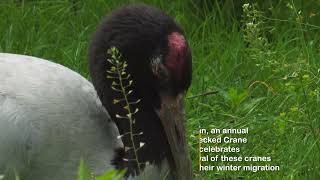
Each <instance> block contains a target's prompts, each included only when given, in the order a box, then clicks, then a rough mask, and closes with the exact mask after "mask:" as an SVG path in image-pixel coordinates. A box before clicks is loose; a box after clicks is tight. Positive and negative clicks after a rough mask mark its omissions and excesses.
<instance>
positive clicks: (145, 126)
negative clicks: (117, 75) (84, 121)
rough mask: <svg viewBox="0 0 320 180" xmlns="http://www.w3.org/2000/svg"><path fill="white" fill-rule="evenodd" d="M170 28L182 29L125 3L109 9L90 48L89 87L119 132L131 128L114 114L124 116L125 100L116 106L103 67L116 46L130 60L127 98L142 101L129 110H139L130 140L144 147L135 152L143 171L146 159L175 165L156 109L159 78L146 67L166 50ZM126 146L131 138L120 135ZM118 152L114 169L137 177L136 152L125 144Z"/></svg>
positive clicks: (151, 10)
mask: <svg viewBox="0 0 320 180" xmlns="http://www.w3.org/2000/svg"><path fill="white" fill-rule="evenodd" d="M172 32H177V33H180V34H183V32H182V30H181V29H180V28H179V27H178V25H177V24H176V23H175V22H174V20H173V19H172V18H170V17H169V16H167V15H165V14H164V13H162V12H161V11H160V10H158V9H155V8H152V7H148V6H144V5H133V6H127V7H123V8H121V9H120V10H117V11H115V12H113V13H112V14H111V15H110V16H109V17H107V18H106V19H105V20H104V21H103V22H102V24H101V25H100V26H99V27H98V29H97V31H96V33H95V34H94V36H93V39H92V42H91V45H90V49H89V70H90V74H91V78H92V82H93V85H94V87H95V89H96V91H97V93H98V96H99V98H100V100H101V102H102V104H103V106H104V107H105V108H106V109H107V111H108V112H109V114H110V116H111V118H112V120H113V121H114V122H115V123H116V125H117V127H118V130H119V132H120V134H121V135H124V134H126V133H127V132H128V131H129V126H130V125H129V123H128V122H127V121H124V120H119V119H117V117H116V115H117V114H118V115H124V116H125V115H126V112H125V111H124V109H123V105H124V104H121V103H120V104H114V103H113V100H114V99H115V98H119V93H118V92H115V91H114V90H113V89H112V88H111V84H112V80H110V79H107V78H106V77H107V70H109V69H110V68H111V65H110V64H109V63H108V61H107V58H110V57H109V56H108V54H107V50H108V49H110V48H111V47H116V48H118V49H119V51H120V52H121V54H122V55H123V59H124V60H126V61H127V62H128V73H129V74H131V75H132V80H133V85H132V87H131V88H132V91H133V93H132V94H131V95H130V96H129V102H134V101H137V100H138V99H140V100H141V101H140V103H138V104H135V105H132V107H131V108H132V109H133V110H134V109H135V108H138V109H139V111H138V112H137V113H136V114H135V115H134V117H133V118H134V119H135V124H134V126H133V132H132V133H135V134H138V133H141V132H142V133H143V134H141V135H139V136H135V138H134V146H135V147H139V145H140V143H145V145H144V146H143V147H142V148H140V149H139V150H138V151H137V156H138V161H139V163H141V166H139V167H140V168H141V169H142V170H143V168H144V166H145V164H146V163H150V164H155V165H160V164H161V162H162V161H163V160H164V159H167V160H168V162H169V165H170V166H171V164H173V160H172V154H171V151H170V146H169V143H168V140H167V137H166V134H165V131H164V129H163V126H162V124H161V121H160V119H159V117H158V115H157V113H156V109H159V108H160V104H161V98H160V96H159V94H158V90H157V89H156V88H157V87H159V85H158V83H159V82H158V79H157V78H156V77H155V76H154V74H153V73H152V70H151V68H150V59H151V58H152V57H153V56H155V55H160V56H161V55H162V56H163V57H164V56H166V54H168V35H169V34H171V33H172ZM122 141H123V143H124V146H125V147H132V141H131V139H130V137H129V136H127V135H124V136H122ZM115 151H116V156H115V157H114V159H113V161H112V163H113V164H114V166H115V167H116V168H118V169H127V175H133V176H134V175H135V174H136V173H137V172H138V169H139V168H138V165H137V163H136V162H135V161H130V160H131V159H134V158H136V157H135V153H134V152H133V151H132V149H131V150H127V149H125V148H120V149H116V150H115Z"/></svg>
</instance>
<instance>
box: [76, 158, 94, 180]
mask: <svg viewBox="0 0 320 180" xmlns="http://www.w3.org/2000/svg"><path fill="white" fill-rule="evenodd" d="M90 176H91V174H90V171H89V168H88V167H87V166H86V165H85V163H84V161H83V159H81V160H80V166H79V169H78V178H77V180H90Z"/></svg>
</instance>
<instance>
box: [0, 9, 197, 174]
mask: <svg viewBox="0 0 320 180" xmlns="http://www.w3.org/2000/svg"><path fill="white" fill-rule="evenodd" d="M113 47H115V48H116V49H117V50H118V51H119V52H120V53H121V59H122V60H123V61H125V63H123V64H126V65H127V72H123V73H124V74H126V73H127V74H128V75H129V76H128V79H127V80H129V79H130V81H131V82H126V83H130V87H129V89H130V93H128V95H127V96H126V98H127V103H129V104H130V106H129V109H132V110H134V109H135V110H137V111H135V112H134V113H131V115H132V117H131V118H132V119H133V120H134V122H133V123H131V124H130V123H128V122H129V121H126V120H125V118H124V120H121V117H127V116H128V114H127V112H126V111H125V108H124V107H123V106H124V105H126V104H123V103H125V102H121V93H120V92H118V91H116V90H115V89H114V88H113V85H114V84H113V83H115V80H114V79H112V76H110V75H108V73H109V72H110V69H111V70H112V68H114V65H113V64H112V63H110V62H109V61H108V59H110V58H112V55H111V54H110V53H109V52H108V50H109V49H112V48H113ZM120 63H121V62H120ZM191 69H192V66H191V52H190V48H189V46H188V43H187V41H186V38H185V35H184V33H183V31H182V29H181V28H180V27H179V25H177V23H176V22H175V21H174V20H173V19H172V18H170V17H169V16H168V15H166V14H164V13H163V12H161V11H160V10H158V9H156V8H153V7H149V6H146V5H129V6H125V7H122V8H120V9H118V10H115V11H113V12H112V13H111V15H109V16H107V17H106V18H105V20H103V22H102V23H101V24H100V25H99V26H98V28H97V30H96V32H95V34H94V35H93V37H92V41H91V44H90V48H89V71H90V75H91V78H92V84H91V83H90V82H89V81H88V80H86V79H85V78H84V77H82V76H80V75H79V74H78V73H76V72H74V71H72V70H70V69H68V68H66V67H63V66H61V65H59V64H55V63H53V62H50V61H47V60H44V59H40V58H36V57H30V56H24V55H16V54H6V53H0V174H4V175H5V176H7V177H10V175H11V174H12V173H13V172H16V173H17V174H19V176H20V177H21V179H22V180H47V179H48V180H55V179H56V180H64V179H75V178H76V174H77V168H78V166H79V160H80V159H81V158H83V159H84V161H85V162H86V164H87V165H88V166H89V169H90V170H91V171H92V172H93V173H95V174H102V173H104V172H105V171H108V170H110V169H125V170H126V172H127V173H126V177H127V178H128V179H139V178H140V177H141V178H142V179H145V178H146V177H147V179H154V180H157V179H165V178H168V179H173V180H191V179H193V177H192V176H193V175H192V169H191V168H192V167H191V161H190V158H189V155H188V150H187V140H186V130H185V115H184V108H183V105H184V102H183V99H184V96H185V93H186V91H187V89H188V87H189V86H190V83H191ZM108 76H109V77H111V78H108ZM129 77H130V78H129ZM119 81H120V80H119ZM123 81H126V79H125V78H124V79H123ZM118 83H119V82H118ZM122 100H123V99H122ZM115 101H116V102H115ZM131 102H132V103H131ZM133 102H134V103H133ZM131 106H132V107H131ZM127 110H128V107H127ZM130 130H131V131H130ZM128 132H129V133H128ZM130 132H131V134H130ZM131 137H134V138H131ZM132 142H133V143H132ZM133 144H134V145H133ZM133 147H134V148H133ZM134 159H135V160H134ZM142 176H143V177H142Z"/></svg>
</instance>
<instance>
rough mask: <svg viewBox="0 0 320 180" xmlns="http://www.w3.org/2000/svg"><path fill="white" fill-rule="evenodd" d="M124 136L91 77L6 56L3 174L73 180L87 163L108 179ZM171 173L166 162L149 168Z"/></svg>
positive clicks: (1, 61) (1, 92) (1, 68)
mask: <svg viewBox="0 0 320 180" xmlns="http://www.w3.org/2000/svg"><path fill="white" fill-rule="evenodd" d="M118 135H119V132H118V129H117V128H116V126H115V124H114V123H113V122H112V121H111V120H110V118H109V115H108V113H107V111H106V110H105V108H104V107H103V106H102V104H101V102H100V100H99V98H98V96H97V94H96V91H95V89H94V87H93V86H92V84H91V83H90V82H89V81H87V80H86V79H85V78H83V77H82V76H80V75H79V74H77V73H76V72H74V71H72V70H70V69H68V68H66V67H63V66H61V65H58V64H55V63H52V62H50V61H46V60H43V59H39V58H35V57H30V56H22V55H14V54H5V53H0V174H6V173H8V172H10V171H11V172H13V171H16V172H17V173H18V174H19V175H21V176H22V177H24V178H25V179H26V180H28V179H30V180H64V179H68V180H69V179H70V180H72V179H76V174H77V168H78V166H79V161H80V159H81V158H83V159H84V160H85V162H86V164H87V165H88V166H89V168H90V170H91V171H92V172H94V173H95V174H102V173H104V172H105V171H107V170H110V169H112V166H111V165H110V161H111V159H112V157H113V155H114V151H113V150H114V148H116V147H121V146H123V145H122V142H121V141H120V140H119V139H118V138H117V136H118ZM156 172H157V173H156ZM166 172H167V166H166V163H165V166H163V167H162V168H161V169H158V167H147V168H146V173H147V174H150V175H151V176H155V177H159V173H160V174H166ZM147 176H148V175H147ZM148 179H149V178H148ZM153 179H154V178H153ZM156 179H157V178H156Z"/></svg>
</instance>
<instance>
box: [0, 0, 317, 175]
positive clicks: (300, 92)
mask: <svg viewBox="0 0 320 180" xmlns="http://www.w3.org/2000/svg"><path fill="white" fill-rule="evenodd" d="M77 2H78V3H77V4H76V6H75V7H74V6H72V3H70V2H69V1H66V0H60V1H45V0H42V1H40V0H39V1H28V0H27V2H25V3H24V4H17V3H15V1H9V0H4V1H1V2H0V35H1V36H0V52H8V53H18V54H27V55H32V56H36V57H41V58H44V59H49V60H52V61H54V62H57V63H59V64H62V65H64V66H67V67H69V68H71V69H73V70H74V71H77V72H79V73H80V74H82V75H83V76H85V77H87V78H89V76H88V70H87V48H88V42H89V40H90V35H91V34H92V33H93V32H94V30H95V27H96V26H97V25H98V23H99V21H100V20H101V19H102V17H104V16H105V15H106V14H107V13H108V12H110V11H111V10H112V9H115V8H117V7H119V6H121V5H124V4H127V3H129V2H137V1H132V0H131V1H125V0H118V1H104V0H95V1H84V0H83V1H82V0H79V1H77ZM144 2H146V3H148V4H152V5H155V6H157V7H159V8H160V9H163V10H164V11H165V12H167V13H168V14H170V15H171V16H173V17H174V18H175V19H176V20H177V21H178V22H179V23H180V24H181V25H182V26H183V28H184V29H185V32H186V36H187V38H188V41H189V44H190V46H191V48H192V53H193V83H192V86H191V88H190V90H189V92H188V96H192V95H196V94H200V93H203V92H208V91H214V90H218V91H219V92H218V94H215V95H211V96H205V97H204V96H203V97H198V98H193V99H187V100H186V103H187V117H188V123H187V124H188V135H189V142H190V143H189V147H190V151H191V157H192V160H193V169H194V173H195V175H196V179H218V178H220V179H221V178H232V179H235V178H241V177H244V178H245V179H257V178H262V179H317V178H319V177H320V108H318V107H319V105H320V86H319V82H320V54H319V48H320V45H319V38H320V34H319V31H320V27H319V26H316V25H309V24H308V23H309V22H313V23H316V21H315V20H314V19H319V15H318V14H316V15H315V16H314V17H312V16H311V15H310V14H311V12H313V11H312V8H311V10H310V9H309V10H310V11H308V9H307V10H305V9H302V8H301V7H300V6H299V3H297V2H292V1H284V2H282V4H281V3H278V4H274V5H275V6H274V7H273V9H271V10H264V11H266V13H264V14H262V15H256V18H257V20H256V22H255V23H259V25H257V27H256V28H255V29H253V30H250V29H248V27H247V26H246V24H247V23H250V22H251V21H252V19H250V18H252V17H250V16H249V15H248V16H246V17H242V18H241V20H239V19H236V18H229V17H227V16H226V13H225V12H226V11H227V10H226V9H224V8H222V6H218V5H217V4H216V3H211V4H208V3H203V4H200V3H199V2H198V1H193V0H186V1H183V0H177V1H173V2H171V1H162V0H145V1H144ZM202 2H206V1H202ZM208 2H209V1H208ZM212 2H216V1H212ZM269 2H271V1H269ZM299 2H300V1H299ZM309 4H310V3H309ZM317 6H319V3H317V2H314V5H311V7H317ZM212 7H213V8H212ZM240 8H241V6H240ZM75 9H77V10H76V11H75ZM257 9H258V10H259V8H257ZM300 9H302V13H299V11H300ZM251 12H252V11H251ZM279 12H284V13H283V14H281V13H279ZM316 12H319V11H316ZM240 17H241V16H240ZM301 17H304V18H302V19H301ZM278 18H281V19H282V20H279V19H278ZM312 18H314V19H312ZM228 19H233V20H230V21H227V20H228ZM259 38H261V39H259ZM200 127H202V128H207V129H210V128H240V127H249V129H250V130H249V135H248V136H247V138H248V140H249V142H248V143H247V144H245V145H241V146H240V147H241V152H240V154H241V155H247V156H250V155H257V156H271V157H272V162H271V164H273V165H279V166H280V168H281V169H280V171H279V172H257V173H253V172H223V173H222V172H216V171H215V172H199V171H198V158H199V157H198V129H199V128H200ZM217 164H222V163H220V162H218V163H217ZM238 164H239V163H238ZM240 164H241V163H240ZM258 164H263V163H261V162H260V163H258ZM215 165H216V164H215Z"/></svg>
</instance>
